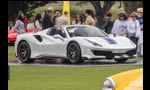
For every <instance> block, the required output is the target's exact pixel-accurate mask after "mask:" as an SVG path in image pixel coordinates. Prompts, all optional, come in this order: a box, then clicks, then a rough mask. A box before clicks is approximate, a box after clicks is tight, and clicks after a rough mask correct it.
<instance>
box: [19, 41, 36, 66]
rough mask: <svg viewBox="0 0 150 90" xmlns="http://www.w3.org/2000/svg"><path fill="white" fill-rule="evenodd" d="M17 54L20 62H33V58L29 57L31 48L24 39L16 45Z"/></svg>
mask: <svg viewBox="0 0 150 90" xmlns="http://www.w3.org/2000/svg"><path fill="white" fill-rule="evenodd" d="M17 54H18V57H19V59H20V61H21V62H22V63H33V62H34V59H30V56H31V49H30V46H29V44H28V43H27V42H26V41H22V42H21V43H20V44H19V45H18V47H17Z"/></svg>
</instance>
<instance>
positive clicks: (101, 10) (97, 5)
mask: <svg viewBox="0 0 150 90" xmlns="http://www.w3.org/2000/svg"><path fill="white" fill-rule="evenodd" d="M88 2H90V3H91V4H92V6H93V7H94V9H95V14H96V15H95V16H96V18H97V25H98V27H100V28H101V27H102V26H103V24H104V23H105V20H104V16H105V14H106V13H107V11H109V10H110V9H111V7H112V6H113V5H114V4H115V2H116V1H80V2H79V3H77V4H76V5H80V6H82V4H87V3H88Z"/></svg>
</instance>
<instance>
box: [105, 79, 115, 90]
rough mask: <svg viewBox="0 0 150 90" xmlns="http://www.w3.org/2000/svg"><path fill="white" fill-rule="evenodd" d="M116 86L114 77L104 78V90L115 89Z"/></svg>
mask: <svg viewBox="0 0 150 90" xmlns="http://www.w3.org/2000/svg"><path fill="white" fill-rule="evenodd" d="M115 87H116V84H115V81H114V80H113V79H112V78H107V79H105V80H104V83H103V89H102V90H113V89H114V88H115Z"/></svg>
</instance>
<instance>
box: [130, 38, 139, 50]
mask: <svg viewBox="0 0 150 90" xmlns="http://www.w3.org/2000/svg"><path fill="white" fill-rule="evenodd" d="M129 38H130V40H132V41H133V42H134V43H135V45H136V49H135V53H136V52H137V44H138V38H137V37H129Z"/></svg>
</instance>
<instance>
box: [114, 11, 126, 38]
mask: <svg viewBox="0 0 150 90" xmlns="http://www.w3.org/2000/svg"><path fill="white" fill-rule="evenodd" d="M118 16H119V18H118V19H117V20H116V21H115V23H114V25H113V28H112V31H111V33H112V34H113V36H125V37H127V16H126V14H125V13H122V12H121V13H120V14H119V15H118Z"/></svg>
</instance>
